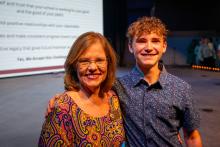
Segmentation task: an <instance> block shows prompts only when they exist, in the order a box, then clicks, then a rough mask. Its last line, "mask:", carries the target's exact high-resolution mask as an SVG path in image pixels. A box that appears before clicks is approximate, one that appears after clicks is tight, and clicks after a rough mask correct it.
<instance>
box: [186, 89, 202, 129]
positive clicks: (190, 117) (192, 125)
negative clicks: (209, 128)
mask: <svg viewBox="0 0 220 147" xmlns="http://www.w3.org/2000/svg"><path fill="white" fill-rule="evenodd" d="M192 95H193V91H192V88H191V86H188V87H187V88H186V92H185V98H184V104H185V107H184V113H183V128H184V129H186V130H187V132H191V131H193V130H195V129H198V128H199V126H200V115H199V111H198V108H197V103H196V101H195V99H193V97H192Z"/></svg>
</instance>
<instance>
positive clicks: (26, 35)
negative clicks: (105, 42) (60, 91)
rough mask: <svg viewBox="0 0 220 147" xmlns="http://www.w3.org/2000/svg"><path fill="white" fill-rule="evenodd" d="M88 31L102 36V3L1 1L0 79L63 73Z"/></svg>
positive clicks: (94, 0)
mask: <svg viewBox="0 0 220 147" xmlns="http://www.w3.org/2000/svg"><path fill="white" fill-rule="evenodd" d="M87 31H95V32H100V33H101V34H103V1H102V0H47V1H45V0H0V78H4V77H13V76H20V75H32V74H39V73H50V72H58V71H63V70H64V69H63V64H64V62H65V58H66V56H67V53H68V51H69V49H70V47H71V45H72V44H73V42H74V40H75V39H76V37H78V36H79V35H80V34H82V33H84V32H87Z"/></svg>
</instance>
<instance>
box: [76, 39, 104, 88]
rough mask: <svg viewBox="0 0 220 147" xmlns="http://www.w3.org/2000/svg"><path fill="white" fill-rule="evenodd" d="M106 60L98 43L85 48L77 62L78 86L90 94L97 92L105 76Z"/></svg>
mask: <svg viewBox="0 0 220 147" xmlns="http://www.w3.org/2000/svg"><path fill="white" fill-rule="evenodd" d="M107 64H108V63H107V58H106V55H105V51H104V48H103V46H102V44H101V43H100V42H98V41H97V42H95V43H94V44H92V45H91V46H90V47H89V48H87V49H86V50H85V51H84V52H83V53H82V55H81V56H80V57H79V59H78V62H77V76H78V79H79V82H80V85H81V86H82V87H83V88H84V89H85V90H89V91H90V92H95V91H96V90H99V88H100V85H101V83H102V82H103V81H104V80H105V78H106V76H107Z"/></svg>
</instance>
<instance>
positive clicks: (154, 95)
mask: <svg viewBox="0 0 220 147" xmlns="http://www.w3.org/2000/svg"><path fill="white" fill-rule="evenodd" d="M127 37H128V41H129V44H128V45H129V51H130V52H131V53H132V54H134V57H135V60H136V66H135V67H134V68H133V69H132V70H131V71H130V72H129V73H128V74H127V75H125V76H123V77H120V78H119V79H118V80H117V81H116V83H115V86H114V90H115V91H116V92H117V94H118V95H119V99H120V104H121V109H122V112H123V118H124V125H125V130H126V136H127V141H128V144H129V145H130V146H132V147H142V146H143V147H144V146H147V147H148V146H149V147H156V146H159V147H168V146H169V147H170V146H174V147H177V146H182V142H181V139H180V136H179V130H180V129H181V128H183V132H184V139H185V143H186V145H187V146H194V147H200V146H202V143H201V138H200V134H199V132H198V127H199V114H198V112H197V110H196V109H195V106H194V102H193V99H192V98H191V96H192V95H191V94H192V91H191V87H190V85H189V84H188V83H186V82H185V81H183V80H181V79H179V78H178V77H176V76H174V75H171V74H170V73H168V72H167V71H166V69H165V68H164V66H163V65H161V63H160V59H161V57H162V55H163V54H164V53H165V51H166V48H167V30H166V27H165V25H164V24H163V23H162V22H161V20H159V19H157V18H155V17H142V18H140V19H138V20H137V21H135V22H133V23H132V24H131V25H130V26H129V28H128V32H127Z"/></svg>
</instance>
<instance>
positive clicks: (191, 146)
mask: <svg viewBox="0 0 220 147" xmlns="http://www.w3.org/2000/svg"><path fill="white" fill-rule="evenodd" d="M183 134H184V139H185V143H186V146H187V147H202V139H201V136H200V133H199V131H198V130H193V131H191V132H189V133H188V132H187V131H186V130H185V129H183Z"/></svg>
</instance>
